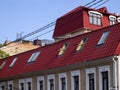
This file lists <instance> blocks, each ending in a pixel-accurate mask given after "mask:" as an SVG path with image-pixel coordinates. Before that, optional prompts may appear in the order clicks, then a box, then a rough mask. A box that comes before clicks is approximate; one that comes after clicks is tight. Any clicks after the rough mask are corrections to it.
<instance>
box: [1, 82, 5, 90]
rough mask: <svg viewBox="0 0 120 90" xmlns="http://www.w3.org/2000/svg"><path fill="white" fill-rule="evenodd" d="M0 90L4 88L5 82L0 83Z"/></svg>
mask: <svg viewBox="0 0 120 90" xmlns="http://www.w3.org/2000/svg"><path fill="white" fill-rule="evenodd" d="M0 90H6V87H5V82H2V83H0Z"/></svg>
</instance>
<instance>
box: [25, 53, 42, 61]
mask: <svg viewBox="0 0 120 90" xmlns="http://www.w3.org/2000/svg"><path fill="white" fill-rule="evenodd" d="M39 54H40V52H35V53H33V54H32V55H31V56H30V58H29V60H28V61H27V62H28V63H29V62H34V61H35V60H36V59H37V57H38V56H39Z"/></svg>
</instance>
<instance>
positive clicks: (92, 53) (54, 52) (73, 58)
mask: <svg viewBox="0 0 120 90" xmlns="http://www.w3.org/2000/svg"><path fill="white" fill-rule="evenodd" d="M108 30H110V33H109V35H108V37H107V39H106V41H105V43H104V44H103V45H100V46H97V43H98V41H99V39H100V37H101V35H102V34H103V32H105V31H108ZM85 37H88V40H87V42H86V44H85V46H84V48H83V49H82V50H81V51H80V52H76V51H75V49H76V48H77V45H78V44H79V43H80V41H81V39H83V38H85ZM66 42H68V43H69V47H68V48H67V49H66V51H65V53H64V55H62V56H58V52H59V49H60V48H61V47H62V46H63V45H64V44H65V43H66ZM36 51H41V53H40V55H39V57H38V58H37V59H36V61H35V62H32V63H27V61H28V59H29V57H30V56H31V54H32V53H34V52H36ZM116 54H117V55H118V54H120V24H116V25H114V26H110V27H106V28H103V29H100V30H97V31H93V32H90V33H86V34H83V35H80V36H77V37H73V38H70V39H66V40H62V41H60V42H57V43H54V44H51V45H47V46H44V47H40V48H38V49H35V50H31V51H28V52H25V53H21V54H18V55H15V56H11V57H8V58H6V59H3V60H0V65H1V63H2V62H3V61H6V62H7V63H6V65H5V66H4V67H3V69H2V70H0V79H3V78H7V77H12V76H17V75H22V74H24V73H30V72H37V71H40V70H46V69H51V68H56V67H61V66H65V65H71V64H75V63H79V62H83V61H86V62H87V61H92V60H95V59H98V58H104V57H108V56H113V55H116ZM15 57H18V60H17V61H16V63H15V64H14V66H13V67H11V68H9V65H10V63H11V62H12V60H13V59H14V58H15Z"/></svg>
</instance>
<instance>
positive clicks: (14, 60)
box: [9, 57, 18, 67]
mask: <svg viewBox="0 0 120 90" xmlns="http://www.w3.org/2000/svg"><path fill="white" fill-rule="evenodd" d="M17 59H18V58H17V57H16V58H14V59H13V61H12V62H11V64H10V65H9V67H12V66H13V65H14V64H15V62H16V61H17Z"/></svg>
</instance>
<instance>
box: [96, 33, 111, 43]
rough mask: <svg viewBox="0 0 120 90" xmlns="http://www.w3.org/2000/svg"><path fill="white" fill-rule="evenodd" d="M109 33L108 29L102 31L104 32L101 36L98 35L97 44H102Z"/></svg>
mask: <svg viewBox="0 0 120 90" xmlns="http://www.w3.org/2000/svg"><path fill="white" fill-rule="evenodd" d="M109 33H110V31H106V32H104V33H103V34H102V36H101V37H100V39H99V41H98V43H97V45H103V44H104V43H105V41H106V39H107V37H108V35H109Z"/></svg>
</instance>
